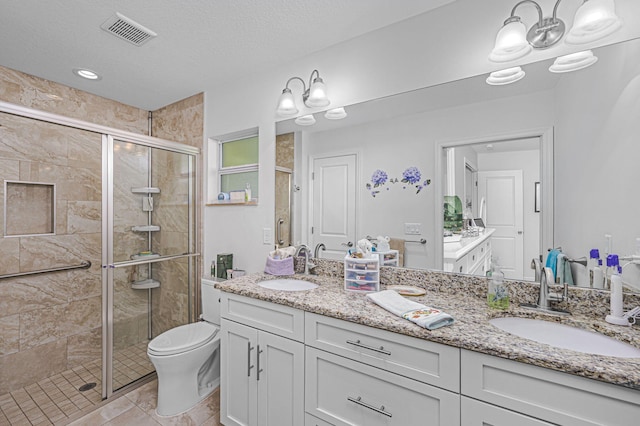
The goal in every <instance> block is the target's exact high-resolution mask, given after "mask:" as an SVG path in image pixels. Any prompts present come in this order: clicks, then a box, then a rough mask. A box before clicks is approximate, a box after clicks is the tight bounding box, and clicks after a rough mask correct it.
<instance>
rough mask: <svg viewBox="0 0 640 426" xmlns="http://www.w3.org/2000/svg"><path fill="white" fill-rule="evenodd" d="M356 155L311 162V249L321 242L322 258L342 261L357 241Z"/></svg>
mask: <svg viewBox="0 0 640 426" xmlns="http://www.w3.org/2000/svg"><path fill="white" fill-rule="evenodd" d="M356 160H357V158H356V155H355V154H349V155H339V156H331V157H323V158H314V159H313V174H312V177H311V178H312V187H313V199H312V203H311V206H310V209H309V216H310V221H309V222H310V224H311V234H310V238H309V241H310V243H311V245H312V246H311V247H310V248H311V249H313V248H314V247H315V245H316V244H319V243H324V245H325V246H326V250H325V251H324V252H322V257H324V258H327V259H337V260H342V259H343V258H344V255H345V252H346V250H347V248H348V244H349V243H351V244H355V242H356V187H357V185H356V164H357V163H356Z"/></svg>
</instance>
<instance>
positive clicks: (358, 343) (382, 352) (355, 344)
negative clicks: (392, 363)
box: [347, 340, 391, 355]
mask: <svg viewBox="0 0 640 426" xmlns="http://www.w3.org/2000/svg"><path fill="white" fill-rule="evenodd" d="M347 343H348V344H350V345H353V346H357V347H359V348H365V349H369V350H370V351H374V352H379V353H381V354H385V355H391V352H389V351H385V350H384V346H380V349H378V348H374V347H373V346H369V345H365V344H364V343H360V340H356V341H355V342H354V341H353V340H347Z"/></svg>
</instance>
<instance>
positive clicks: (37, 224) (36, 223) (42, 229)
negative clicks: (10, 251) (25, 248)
mask: <svg viewBox="0 0 640 426" xmlns="http://www.w3.org/2000/svg"><path fill="white" fill-rule="evenodd" d="M55 211H56V187H55V185H54V184H50V183H36V182H11V181H5V182H4V235H5V236H21V235H50V234H54V233H55V226H56V215H55ZM27 213H28V214H27Z"/></svg>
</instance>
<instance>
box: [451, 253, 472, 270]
mask: <svg viewBox="0 0 640 426" xmlns="http://www.w3.org/2000/svg"><path fill="white" fill-rule="evenodd" d="M467 260H468V258H467V256H466V255H465V256H462V257H461V258H460V259H458V260H456V263H454V264H453V272H455V273H456V274H466V273H467V271H468V270H469V268H468V267H467Z"/></svg>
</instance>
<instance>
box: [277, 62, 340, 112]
mask: <svg viewBox="0 0 640 426" xmlns="http://www.w3.org/2000/svg"><path fill="white" fill-rule="evenodd" d="M314 74H315V78H314ZM293 80H300V81H301V82H302V88H303V92H302V102H303V103H304V104H305V105H306V106H308V107H325V106H327V105H329V104H330V103H331V102H330V101H329V98H328V97H327V90H326V87H325V85H324V81H323V80H322V78H320V73H319V72H318V70H313V71H312V72H311V76H310V77H309V88H307V85H306V84H305V82H304V80H303V79H301V78H300V77H291V78H290V79H289V80H287V84H286V85H285V87H284V90H282V94H281V95H280V99H279V100H278V107H277V108H276V112H277V113H278V115H281V116H291V115H295V114H297V113H298V107H297V106H296V102H295V100H294V98H293V93H292V92H291V89H289V83H291V82H292V81H293Z"/></svg>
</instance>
